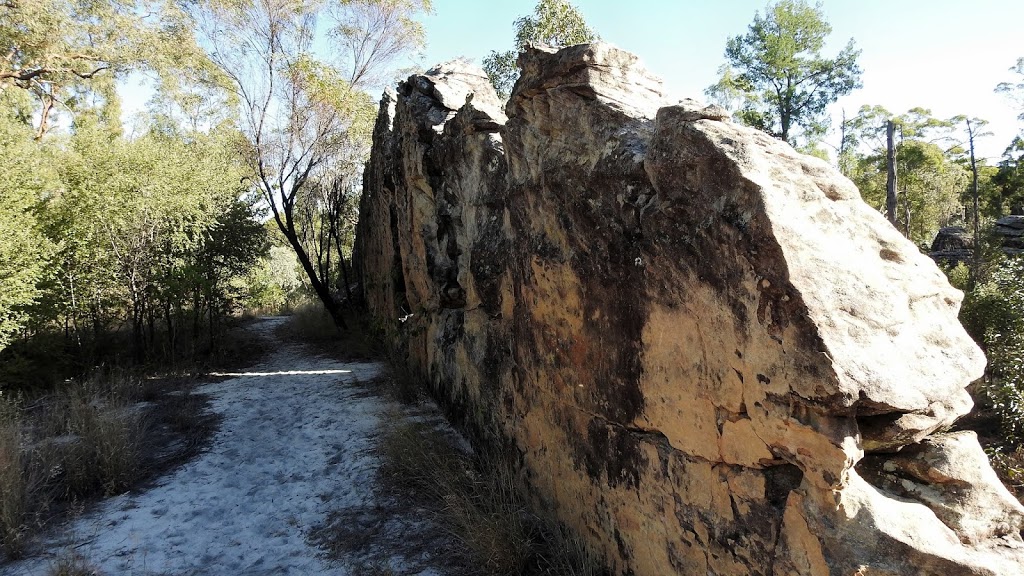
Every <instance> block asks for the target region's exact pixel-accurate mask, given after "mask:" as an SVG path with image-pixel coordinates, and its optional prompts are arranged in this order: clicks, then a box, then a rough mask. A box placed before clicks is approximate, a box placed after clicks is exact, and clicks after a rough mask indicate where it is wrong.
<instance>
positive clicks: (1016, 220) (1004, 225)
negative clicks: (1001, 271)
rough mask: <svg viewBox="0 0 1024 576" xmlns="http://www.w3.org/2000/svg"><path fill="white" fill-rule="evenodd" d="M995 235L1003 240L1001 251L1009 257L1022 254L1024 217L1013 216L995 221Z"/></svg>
mask: <svg viewBox="0 0 1024 576" xmlns="http://www.w3.org/2000/svg"><path fill="white" fill-rule="evenodd" d="M995 233H996V234H998V235H999V236H1001V237H1002V239H1003V251H1004V252H1006V253H1007V254H1010V255H1014V256H1016V255H1020V254H1024V216H1022V215H1019V214H1015V215H1012V216H1003V217H1002V218H1000V219H999V220H996V226H995Z"/></svg>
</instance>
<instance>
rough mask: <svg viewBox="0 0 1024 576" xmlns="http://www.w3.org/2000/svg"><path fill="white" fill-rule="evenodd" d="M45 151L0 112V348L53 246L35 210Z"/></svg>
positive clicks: (20, 323)
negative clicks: (44, 233) (44, 232)
mask: <svg viewBox="0 0 1024 576" xmlns="http://www.w3.org/2000/svg"><path fill="white" fill-rule="evenodd" d="M0 112H2V111H0ZM47 156H48V154H47V150H46V149H44V148H43V147H42V146H40V145H39V144H37V143H36V142H34V141H33V140H32V131H31V130H30V129H29V128H28V127H27V126H25V125H24V124H22V123H20V122H18V121H17V120H14V119H12V118H10V117H9V116H8V115H6V114H2V113H0V183H2V184H0V350H3V349H4V348H5V347H6V346H7V345H8V344H9V343H10V340H11V337H12V336H13V335H14V334H16V333H17V332H18V331H19V330H21V329H22V328H23V327H24V326H25V324H26V323H27V321H28V310H29V307H30V305H32V304H33V303H34V302H36V301H37V300H38V298H39V295H40V292H39V288H38V285H39V283H40V282H42V280H43V279H44V277H45V274H46V266H45V265H46V259H47V257H48V255H49V253H50V251H51V250H52V245H51V244H50V242H49V241H48V240H47V239H46V237H45V236H44V235H43V231H42V227H41V225H40V222H39V218H38V215H37V212H38V208H39V203H40V201H41V199H42V197H43V194H44V192H45V191H47V190H48V189H49V187H50V186H51V185H52V183H53V179H54V173H53V170H52V168H51V165H50V163H49V162H48V161H47V160H48V158H47Z"/></svg>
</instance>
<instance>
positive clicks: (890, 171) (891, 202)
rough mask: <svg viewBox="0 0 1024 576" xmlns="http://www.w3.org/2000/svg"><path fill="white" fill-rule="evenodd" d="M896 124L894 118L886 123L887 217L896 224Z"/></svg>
mask: <svg viewBox="0 0 1024 576" xmlns="http://www.w3.org/2000/svg"><path fill="white" fill-rule="evenodd" d="M895 133H896V124H894V123H893V121H892V120H889V121H888V122H886V123H885V143H886V149H885V150H886V151H885V163H886V177H885V217H886V218H888V219H889V223H891V224H892V225H893V226H894V227H897V228H898V226H896V146H895V144H894V139H895Z"/></svg>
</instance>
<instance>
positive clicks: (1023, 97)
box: [996, 56, 1024, 121]
mask: <svg viewBox="0 0 1024 576" xmlns="http://www.w3.org/2000/svg"><path fill="white" fill-rule="evenodd" d="M1010 72H1013V73H1015V74H1017V76H1019V78H1018V79H1017V80H1016V81H1011V82H1000V83H999V85H997V86H996V92H998V93H999V94H1003V95H1005V96H1006V97H1007V98H1010V99H1011V100H1012V101H1013V102H1014V103H1015V104H1016V105H1017V108H1018V109H1019V110H1020V111H1021V113H1020V116H1018V118H1019V119H1020V120H1021V121H1024V56H1022V57H1020V58H1018V59H1017V63H1016V64H1014V65H1013V67H1011V68H1010Z"/></svg>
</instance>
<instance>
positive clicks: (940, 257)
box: [929, 226, 974, 266]
mask: <svg viewBox="0 0 1024 576" xmlns="http://www.w3.org/2000/svg"><path fill="white" fill-rule="evenodd" d="M973 253H974V236H972V235H971V233H970V232H968V231H967V230H966V229H965V228H963V227H962V226H944V227H942V228H939V231H938V233H936V234H935V239H934V240H932V246H931V251H930V252H929V256H931V257H932V258H934V259H935V261H936V262H940V263H945V264H949V265H952V266H956V265H957V264H959V263H960V262H970V260H971V255H972V254H973Z"/></svg>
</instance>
